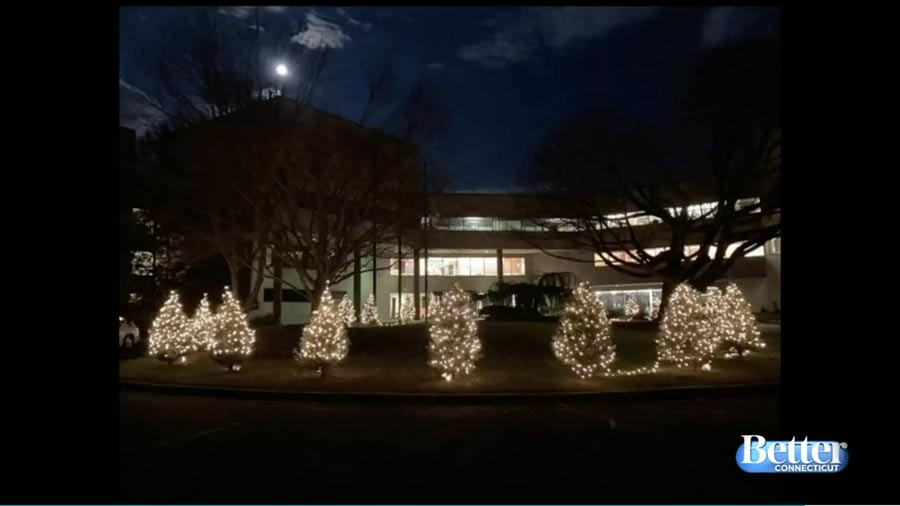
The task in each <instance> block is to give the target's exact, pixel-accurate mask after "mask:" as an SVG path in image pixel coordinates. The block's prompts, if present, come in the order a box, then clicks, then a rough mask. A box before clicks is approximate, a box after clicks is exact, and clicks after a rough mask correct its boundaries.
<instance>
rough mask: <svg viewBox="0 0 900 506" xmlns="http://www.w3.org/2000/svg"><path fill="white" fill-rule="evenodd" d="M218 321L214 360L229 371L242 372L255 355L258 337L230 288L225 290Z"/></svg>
mask: <svg viewBox="0 0 900 506" xmlns="http://www.w3.org/2000/svg"><path fill="white" fill-rule="evenodd" d="M216 319H217V320H218V326H217V328H218V331H217V332H216V337H215V339H214V341H213V345H212V355H213V358H214V359H215V360H216V361H217V362H219V363H220V364H222V365H224V366H225V367H227V368H228V370H229V371H240V370H241V365H242V364H243V363H244V362H245V361H246V360H247V358H248V357H249V356H250V354H252V353H253V344H254V342H255V340H256V337H255V334H254V332H253V330H252V329H251V328H250V326H249V325H248V324H247V316H246V315H245V314H244V311H243V310H242V309H241V305H240V303H238V301H237V299H235V298H234V295H232V293H231V290H230V289H229V288H228V287H226V288H225V294H224V295H223V296H222V305H221V306H219V310H218V311H217V314H216Z"/></svg>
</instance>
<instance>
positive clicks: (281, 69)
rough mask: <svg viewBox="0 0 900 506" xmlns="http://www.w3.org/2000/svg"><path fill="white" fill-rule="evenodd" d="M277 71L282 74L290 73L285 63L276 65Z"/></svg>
mask: <svg viewBox="0 0 900 506" xmlns="http://www.w3.org/2000/svg"><path fill="white" fill-rule="evenodd" d="M275 73H277V74H278V75H280V76H286V75H288V70H287V67H286V66H285V65H284V64H283V63H279V64H278V66H277V67H275Z"/></svg>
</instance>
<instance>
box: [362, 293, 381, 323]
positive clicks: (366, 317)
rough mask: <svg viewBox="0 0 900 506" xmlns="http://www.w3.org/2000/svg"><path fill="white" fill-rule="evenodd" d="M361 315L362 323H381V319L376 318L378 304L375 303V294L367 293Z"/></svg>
mask: <svg viewBox="0 0 900 506" xmlns="http://www.w3.org/2000/svg"><path fill="white" fill-rule="evenodd" d="M361 316H362V323H363V325H374V326H378V325H381V320H379V319H378V306H376V305H375V294H373V293H370V294H369V298H367V299H366V304H365V305H364V306H363V309H362V315H361Z"/></svg>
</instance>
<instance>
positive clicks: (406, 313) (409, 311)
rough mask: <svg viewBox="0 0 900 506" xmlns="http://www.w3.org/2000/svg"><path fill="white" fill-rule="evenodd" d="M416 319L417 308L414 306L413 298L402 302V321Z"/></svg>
mask: <svg viewBox="0 0 900 506" xmlns="http://www.w3.org/2000/svg"><path fill="white" fill-rule="evenodd" d="M415 319H416V308H415V306H413V303H412V300H411V299H410V301H409V302H407V301H406V300H405V299H404V300H403V301H401V302H400V323H406V322H411V321H413V320H415Z"/></svg>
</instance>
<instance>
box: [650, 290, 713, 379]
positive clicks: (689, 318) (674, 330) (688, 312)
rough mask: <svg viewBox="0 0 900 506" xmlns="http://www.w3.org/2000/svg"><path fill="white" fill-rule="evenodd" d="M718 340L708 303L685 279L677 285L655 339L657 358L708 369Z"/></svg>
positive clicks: (682, 365)
mask: <svg viewBox="0 0 900 506" xmlns="http://www.w3.org/2000/svg"><path fill="white" fill-rule="evenodd" d="M717 344H718V343H717V340H716V338H715V333H714V332H713V321H712V318H711V314H710V309H709V307H707V305H706V304H705V302H704V301H703V298H702V297H701V296H700V294H699V293H698V292H697V290H695V289H693V288H691V287H690V286H688V285H687V284H685V283H682V284H680V285H678V286H677V287H676V288H675V291H674V292H673V293H672V295H671V298H670V299H669V306H668V309H666V313H665V315H663V321H662V325H661V326H660V334H659V337H658V338H657V341H656V345H657V354H658V356H659V360H660V361H664V362H672V363H673V364H675V365H676V366H677V367H693V368H694V370H699V369H702V370H709V369H710V367H711V363H712V358H713V355H714V354H715V351H716V346H717Z"/></svg>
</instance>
